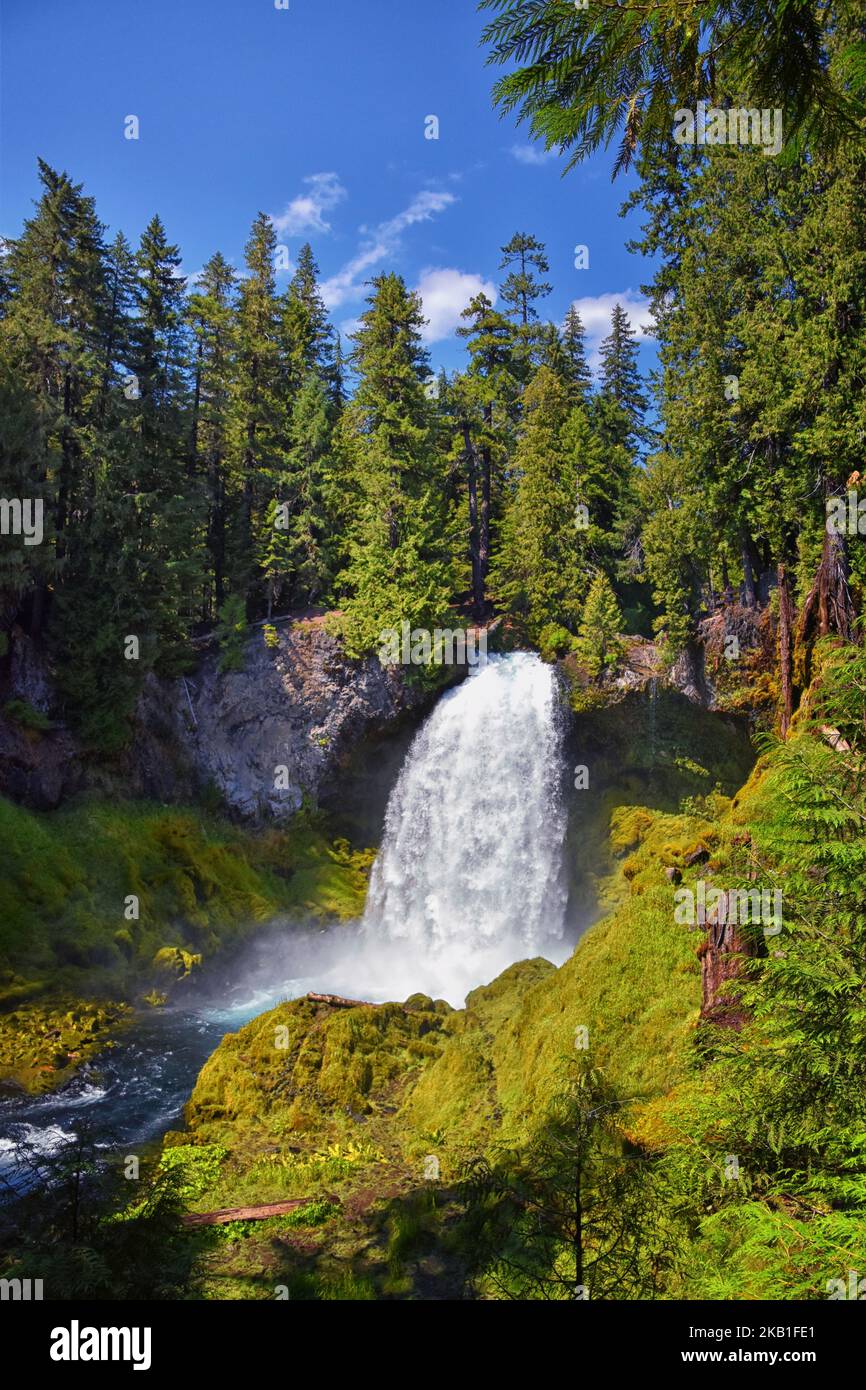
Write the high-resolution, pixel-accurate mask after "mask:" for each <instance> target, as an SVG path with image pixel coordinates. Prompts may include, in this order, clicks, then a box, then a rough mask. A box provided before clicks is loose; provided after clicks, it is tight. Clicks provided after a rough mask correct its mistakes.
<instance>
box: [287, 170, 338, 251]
mask: <svg viewBox="0 0 866 1390" xmlns="http://www.w3.org/2000/svg"><path fill="white" fill-rule="evenodd" d="M304 188H305V190H306V191H305V192H303V193H299V194H298V195H297V197H296V198H293V199H292V201H291V202H290V203H289V204H288V206H287V207H286V209H285V211H284V212H281V213H277V214H271V222H272V223H273V225H274V228H275V230H276V232H277V235H278V236H303V235H304V233H305V232H318V233H319V235H326V234H327V233H328V232H329V231H330V230H331V224H330V222H328V221H327V219H326V216H325V214H326V213H329V212H333V210H334V208H335V207H338V206H339V204H340V203H341V202H342V201H343V199H344V198H345V197H346V190H345V188H344V187H343V185H342V184H341V182H340V180H339V178H338V176H337V175H336V174H310V176H309V178H306V179H304Z"/></svg>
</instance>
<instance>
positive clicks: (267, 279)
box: [227, 212, 289, 614]
mask: <svg viewBox="0 0 866 1390" xmlns="http://www.w3.org/2000/svg"><path fill="white" fill-rule="evenodd" d="M276 244H277V238H276V232H275V231H274V227H273V224H272V222H271V220H270V218H269V217H268V216H267V215H266V214H265V213H263V212H260V213H259V214H258V216H257V217H256V219H255V221H254V222H253V226H252V230H251V232H250V236H249V239H248V241H247V245H246V252H245V258H246V270H247V273H246V275H245V276H244V277H243V278H242V280H241V283H240V291H239V297H238V313H237V326H236V335H237V354H236V366H235V372H234V380H233V383H232V387H233V390H232V396H233V400H232V475H231V476H232V488H233V490H234V489H237V491H238V493H239V505H238V508H237V512H236V514H235V515H234V516H233V525H232V532H231V535H230V544H229V560H228V566H227V569H228V587H229V589H230V590H231V591H232V592H233V593H241V594H243V595H244V596H245V598H246V601H247V608H248V612H249V613H250V614H252V613H253V612H254V611H255V608H256V603H257V595H256V586H257V582H258V576H257V574H256V568H255V556H256V554H257V553H258V551H259V550H260V547H261V543H262V539H263V536H264V535H266V534H267V531H268V527H267V515H266V513H267V509H268V507H269V506H270V503H271V501H272V500H273V497H274V496H275V493H276V492H277V491H279V490H280V485H281V482H282V476H283V470H284V466H285V453H284V449H285V442H286V438H287V435H288V411H289V402H288V400H287V398H286V396H285V394H284V389H283V384H282V382H281V369H280V351H279V324H278V305H277V299H276V277H275V272H274V254H275V251H276Z"/></svg>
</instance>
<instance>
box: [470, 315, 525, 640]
mask: <svg viewBox="0 0 866 1390" xmlns="http://www.w3.org/2000/svg"><path fill="white" fill-rule="evenodd" d="M461 317H462V318H464V319H466V321H467V322H466V327H460V328H458V329H457V333H458V336H459V337H461V338H465V339H466V345H467V348H468V351H469V368H468V370H467V372H466V373H465V375H464V376H463V377H462V378H461V379H460V381H459V383H458V386H457V390H456V392H455V402H454V407H455V412H456V417H457V419H458V425H459V441H458V449H459V450H460V451H461V455H460V456H461V459H462V464H463V468H464V471H465V476H466V488H467V501H468V513H469V514H468V530H469V554H470V559H471V565H472V608H473V614H474V616H475V618H476V619H477V620H478V621H480V620H481V619H482V618H483V617H484V616H485V613H486V605H487V576H488V572H489V569H490V554H491V527H492V524H493V521H494V515H495V513H496V512H497V511H498V509H499V506H498V504H499V498H500V496H501V489H502V472H503V464H504V459H505V455H506V452H507V449H508V443H509V437H510V433H511V419H512V416H513V414H514V410H515V405H516V401H517V395H518V389H519V387H518V381H519V368H518V364H517V359H516V356H515V335H514V329H513V328H512V326H511V324H509V322H508V319H507V318H505V316H504V315H503V314H500V313H498V312H497V311H496V310H495V309H494V307H493V304H492V303H491V301H490V300H489V299H488V298H487V296H486V295H485V294H479V295H476V296H475V297H474V298H473V299H472V300H471V301H470V303H469V305H468V307H467V308H466V309H464V311H463V314H462V315H461Z"/></svg>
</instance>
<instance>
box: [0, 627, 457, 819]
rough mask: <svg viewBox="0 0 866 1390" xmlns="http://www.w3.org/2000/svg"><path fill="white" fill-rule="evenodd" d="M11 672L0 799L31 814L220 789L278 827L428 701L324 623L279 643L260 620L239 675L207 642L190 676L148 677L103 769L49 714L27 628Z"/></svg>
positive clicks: (2, 724) (294, 631) (224, 797)
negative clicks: (78, 800) (357, 656)
mask: <svg viewBox="0 0 866 1390" xmlns="http://www.w3.org/2000/svg"><path fill="white" fill-rule="evenodd" d="M10 673H11V675H10V680H9V681H8V683H7V686H6V691H5V693H4V699H3V700H2V701H0V704H3V703H6V708H7V710H8V708H9V705H8V703H7V702H9V701H13V702H18V703H19V704H20V706H21V708H22V710H25V713H24V715H23V716H22V717H23V718H24V722H23V723H19V722H18V721H17V720H16V719H15V718H12V717H4V716H3V713H2V710H0V794H2V795H6V796H8V797H11V798H12V799H14V800H16V801H20V802H22V803H24V804H25V805H27V806H30V807H32V808H33V809H37V810H48V809H52V808H53V807H55V806H57V805H58V804H59V803H60V801H61V800H62V799H63V798H64V797H65V796H67V795H69V794H71V793H72V792H74V791H77V790H80V789H81V788H83V787H89V788H96V789H99V790H101V791H103V792H105V793H107V794H111V795H117V794H122V795H126V796H144V797H149V798H152V799H155V800H159V801H165V802H175V801H184V800H190V799H196V798H199V797H201V796H202V795H211V796H214V795H216V796H218V797H219V799H220V801H222V802H223V803H224V805H225V807H226V808H227V809H228V810H229V811H230V812H231V813H233V814H234V815H237V816H238V817H240V818H243V819H246V820H253V821H263V820H274V821H285V820H287V819H289V818H290V817H291V816H293V815H294V814H295V812H296V811H298V810H299V808H300V807H301V805H302V804H303V803H304V801H305V800H309V801H311V802H317V801H318V800H319V798H320V796H321V795H322V794H323V793H324V792H326V791H329V792H331V793H332V794H333V791H334V788H335V786H338V784H339V774H340V771H341V769H342V768H343V767H345V765H346V764H347V763H348V761H349V759H350V758H351V756H352V754H353V752H354V751H355V749H356V748H358V747H359V746H360V745H362V744H364V743H366V742H367V741H373V742H374V741H375V740H376V739H377V738H381V737H384V736H385V735H387V734H390V733H392V732H394V731H395V730H396V729H397V728H399V727H400V726H401V724H403V723H404V722H406V721H411V720H413V719H414V718H418V717H420V715H421V714H422V713H423V712H424V710H425V709H426V708H427V707H428V706H429V704H430V703H431V701H432V699H433V698H434V692H431V690H430V689H429V687H422V686H421V685H419V684H414V683H409V682H408V681H407V680H406V677H405V671H404V668H402V667H394V668H388V669H386V668H384V667H383V666H382V665H381V664H380V662H379V660H378V658H377V657H375V656H373V657H368V658H366V659H365V660H362V661H352V660H349V658H348V657H346V655H345V653H344V652H343V650H342V647H341V645H340V643H339V641H338V640H337V639H336V638H335V637H333V636H331V635H330V634H329V633H328V632H327V630H326V628H325V623H324V619H323V618H322V617H313V618H306V619H303V620H299V621H294V622H288V623H285V624H282V625H281V626H280V627H279V628H278V630H277V638H276V640H275V642H274V645H268V643H267V642H266V640H265V636H264V632H263V628H262V627H261V626H259V627H257V628H255V629H254V630H253V634H252V636H251V637H250V640H249V642H248V643H247V646H246V651H245V655H244V663H243V668H242V669H241V670H238V671H222V670H221V665H220V654H219V652H217V651H216V650H208V651H206V652H205V653H204V654H203V656H202V659H201V662H200V664H199V667H198V669H197V670H196V671H195V673H194V674H192V675H189V676H187V677H186V678H181V679H179V680H166V679H160V678H159V677H157V676H155V675H153V674H151V675H149V676H148V677H147V678H146V680H145V683H144V688H143V691H142V695H141V699H140V701H139V705H138V709H137V712H136V718H135V727H134V732H133V739H132V742H131V744H130V747H129V748H128V749H127V750H126V752H125V753H124V754H123V755H122V757H121V758H120V759H119V760H118V761H115V762H112V763H111V764H99V763H96V762H94V761H93V760H92V759H91V758H88V759H85V758H84V757H83V754H82V750H81V749H80V748H79V747H78V745H77V744H76V741H75V739H74V738H73V737H72V735H71V734H70V733H69V732H68V731H67V730H66V729H65V728H64V727H63V726H62V725H60V724H58V723H56V722H54V721H52V720H51V719H50V717H49V715H50V712H51V710H52V700H53V684H52V680H51V673H50V671H49V670H48V668H47V666H46V664H45V662H44V658H43V657H42V656H41V655H40V653H39V651H38V649H37V648H36V647H35V646H34V644H33V643H31V642H30V640H29V638H27V637H26V636H24V635H23V634H20V635H18V636H17V640H16V641H15V643H14V646H13V650H12V654H11V661H10ZM25 707H26V708H25ZM15 708H16V706H15V705H14V704H13V710H14V709H15ZM28 720H29V723H28Z"/></svg>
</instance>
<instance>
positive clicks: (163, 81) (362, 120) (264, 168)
mask: <svg viewBox="0 0 866 1390" xmlns="http://www.w3.org/2000/svg"><path fill="white" fill-rule="evenodd" d="M483 22H484V16H483V15H479V14H478V13H477V12H476V10H475V5H474V3H473V0H436V3H427V0H288V8H287V9H277V8H276V4H275V3H274V0H138V2H137V3H134V2H133V0H39V2H38V3H34V0H3V18H2V78H3V82H2V93H0V103H2V105H0V131H2V166H0V234H2V235H6V236H14V235H16V233H17V232H18V230H19V229H20V226H21V222H22V219H23V218H24V217H25V216H26V215H27V214H28V213H29V211H30V209H31V204H32V199H33V197H34V196H35V194H36V191H37V179H36V172H35V170H36V157H37V155H41V156H42V157H43V158H44V159H46V160H47V161H48V163H49V164H52V165H54V166H56V167H60V168H64V169H66V170H68V172H69V173H70V174H71V175H72V176H73V177H74V178H75V179H76V180H77V181H80V182H83V184H84V186H85V189H86V190H87V192H89V193H91V194H93V195H94V196H95V198H96V204H97V208H98V210H99V213H100V216H101V217H102V219H103V221H105V222H106V223H107V224H108V226H109V227H110V229H111V230H112V231H114V230H116V229H122V230H123V231H124V232H125V233H126V234H127V236H128V237H129V238H130V240H131V241H132V242H133V243H136V242H137V240H138V237H139V235H140V233H141V230H142V228H143V227H144V225H145V223H146V222H147V220H148V219H149V217H150V216H151V215H152V214H153V212H159V214H160V216H161V217H162V219H163V221H164V222H165V224H166V228H167V230H168V233H169V236H170V237H171V239H172V240H173V241H175V242H177V243H178V244H179V246H180V248H181V251H182V253H183V268H184V270H185V271H186V272H187V273H189V274H195V272H196V271H198V270H199V269H200V267H201V266H202V264H203V263H204V261H205V260H206V259H207V257H208V256H209V255H210V254H211V253H212V252H213V251H214V250H217V249H219V250H221V251H222V252H223V253H224V254H225V255H226V256H227V257H228V258H229V259H230V260H231V261H232V262H233V263H235V264H236V265H237V266H239V267H240V266H241V265H242V262H243V247H244V242H245V240H246V236H247V232H248V230H249V225H250V223H251V221H252V218H253V217H254V215H255V214H256V213H257V212H258V211H259V210H262V211H264V212H267V213H268V214H270V215H271V216H272V217H273V218H274V221H275V225H276V227H277V230H278V235H279V240H280V242H281V244H283V245H285V246H286V248H287V254H288V256H289V257H293V256H294V255H295V254H296V253H297V249H298V247H299V246H300V245H301V244H302V243H303V241H305V240H309V241H311V243H312V245H313V248H314V251H315V254H316V257H317V260H318V261H319V264H320V267H321V271H322V276H323V280H324V289H325V293H326V298H327V300H328V303H329V307H330V309H331V312H332V317H333V319H334V321H335V323H337V324H338V325H339V326H341V327H345V328H347V329H351V326H352V324H353V321H354V320H355V318H356V317H357V315H358V314H359V313H360V312H361V310H362V309H363V300H364V295H365V293H366V291H365V289H364V281H365V280H366V279H368V278H369V276H371V275H375V274H377V273H379V272H381V271H384V270H392V269H393V270H396V271H398V272H399V273H400V274H402V275H403V276H404V277H405V279H406V280H407V282H408V283H409V284H410V285H411V286H412V287H413V288H417V289H419V290H420V291H421V293H422V297H423V300H424V304H425V310H426V312H427V314H428V316H429V318H430V326H429V329H428V340H429V344H430V349H431V359H432V362H433V365H434V367H438V366H440V365H444V366H445V367H446V368H447V369H449V370H450V369H451V368H453V367H455V366H458V365H460V364H461V362H462V360H463V347H462V344H460V342H459V340H456V339H455V338H454V336H453V330H454V327H455V324H456V322H457V319H458V316H459V311H460V309H461V308H462V307H463V306H464V305H465V303H466V302H467V301H468V299H469V297H470V296H471V295H472V294H473V293H476V292H477V290H478V289H479V288H481V287H485V288H487V289H488V292H489V291H490V289H491V288H492V287H495V286H496V285H497V284H498V283H499V282H500V280H501V278H502V276H501V274H500V271H499V263H500V260H501V256H500V251H499V248H500V247H501V246H502V245H503V244H504V243H505V242H506V241H507V240H508V239H509V238H510V237H511V235H512V234H513V233H514V232H515V231H518V230H519V231H526V232H531V233H533V234H534V235H535V236H537V237H539V238H540V239H541V240H542V241H544V242H545V243H546V245H547V249H548V255H549V259H550V265H551V273H550V276H549V277H548V278H549V279H550V280H551V282H552V283H553V285H554V287H555V288H554V293H553V294H552V295H551V296H550V298H549V299H548V300H547V301H546V304H545V306H544V312H545V315H546V316H547V317H550V318H554V319H556V320H561V319H562V317H563V316H564V314H565V311H566V309H567V308H568V305H569V304H570V303H572V302H575V301H576V302H577V303H578V308H579V309H580V310H581V313H582V315H583V317H584V321H585V323H586V325H587V328H588V331H589V333H590V336H591V341H593V340H594V341H596V342H597V341H598V339H599V338H600V337H601V336H603V334H604V333H605V332H606V331H607V328H608V324H609V311H610V306H611V304H612V303H613V302H614V300H616V299H619V300H620V301H621V302H623V303H624V304H625V306H626V308H627V309H629V311H630V313H631V315H632V319H633V321H634V322H636V323H637V322H639V321H640V320H641V319H642V318H643V319H644V321H645V306H643V305H642V301H641V296H640V291H639V286H640V284H641V283H642V282H645V281H646V280H647V279H649V278H650V267H649V266H648V265H647V264H646V263H642V262H641V260H640V259H639V258H638V257H636V256H634V255H630V254H629V253H628V252H627V251H626V249H625V245H624V243H625V240H626V239H627V237H628V236H629V235H633V234H635V233H636V231H637V226H638V223H637V219H636V217H634V216H631V217H630V218H629V219H627V220H623V219H621V218H619V217H618V216H617V212H618V208H619V206H620V204H621V202H622V200H623V199H624V197H625V196H626V193H627V192H628V190H629V188H630V186H631V182H630V180H629V179H628V178H624V177H620V178H619V179H617V180H616V182H615V183H614V184H611V181H610V168H611V164H612V159H613V156H612V154H608V155H599V156H597V157H595V158H594V159H593V160H592V161H590V162H589V163H587V164H586V165H584V166H582V167H581V168H580V169H578V170H576V171H573V172H572V173H570V174H568V175H566V177H565V178H562V176H561V171H562V165H563V161H561V160H560V159H559V158H557V157H553V158H545V157H543V152H542V151H541V150H540V148H535V147H532V146H530V145H529V143H528V140H527V137H526V134H525V133H524V130H523V128H519V127H518V126H517V125H516V123H515V120H514V119H513V118H512V117H506V118H504V119H502V118H500V117H499V116H498V115H497V114H496V113H495V112H494V111H493V108H492V105H491V101H490V88H491V85H492V82H493V80H494V76H495V74H494V70H493V69H490V68H488V67H486V66H485V62H484V56H485V55H484V52H483V50H482V49H481V48H480V46H479V42H478V40H479V37H480V33H481V29H482V25H483ZM131 115H134V116H137V117H138V121H139V138H138V139H137V140H129V139H126V138H125V137H124V128H125V120H126V118H127V117H128V116H131ZM429 116H436V117H438V120H439V138H438V140H431V139H425V120H426V118H427V117H429ZM578 244H584V245H586V246H588V248H589V268H588V269H585V270H577V269H575V267H574V253H575V247H576V246H577V245H578ZM287 273H288V272H284V274H287ZM652 357H653V352H652V346H651V344H650V343H649V342H644V344H643V345H642V359H643V362H644V365H645V366H649V365H650V363H651V361H652Z"/></svg>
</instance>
